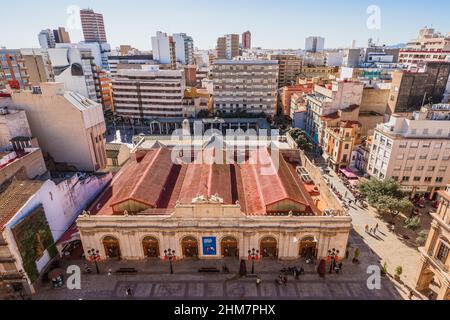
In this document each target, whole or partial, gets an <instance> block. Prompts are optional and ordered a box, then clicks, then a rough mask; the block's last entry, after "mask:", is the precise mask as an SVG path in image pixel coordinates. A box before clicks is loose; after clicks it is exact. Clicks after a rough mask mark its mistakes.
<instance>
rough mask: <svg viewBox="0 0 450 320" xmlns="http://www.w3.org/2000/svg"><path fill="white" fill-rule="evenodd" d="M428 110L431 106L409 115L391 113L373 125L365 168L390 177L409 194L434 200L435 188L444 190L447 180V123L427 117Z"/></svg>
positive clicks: (449, 148)
mask: <svg viewBox="0 0 450 320" xmlns="http://www.w3.org/2000/svg"><path fill="white" fill-rule="evenodd" d="M449 109H450V108H449ZM430 112H432V108H431V109H429V110H426V109H425V110H422V111H420V112H415V113H414V115H413V116H412V117H405V116H401V115H397V114H393V115H392V116H391V118H390V121H389V122H387V123H384V124H379V125H378V126H377V127H376V129H375V134H374V138H373V142H372V149H371V151H370V158H369V164H368V167H367V172H368V174H369V175H370V176H372V177H374V178H378V179H381V180H384V179H387V178H393V179H395V180H397V181H398V182H399V183H400V184H401V186H402V189H403V190H405V191H408V192H411V194H412V196H414V195H416V194H425V195H426V196H427V197H428V198H430V199H433V198H434V197H435V195H436V191H438V190H443V189H445V187H446V185H447V184H448V183H449V182H450V170H449V167H450V138H449V137H450V125H449V124H450V123H449V120H431V119H428V116H429V114H430Z"/></svg>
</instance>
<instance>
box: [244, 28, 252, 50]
mask: <svg viewBox="0 0 450 320" xmlns="http://www.w3.org/2000/svg"><path fill="white" fill-rule="evenodd" d="M242 48H243V49H251V48H252V33H251V32H250V31H245V32H244V33H243V34H242Z"/></svg>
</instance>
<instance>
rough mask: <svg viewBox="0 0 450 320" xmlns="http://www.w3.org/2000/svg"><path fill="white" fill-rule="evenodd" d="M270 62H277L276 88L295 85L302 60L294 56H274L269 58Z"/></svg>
mask: <svg viewBox="0 0 450 320" xmlns="http://www.w3.org/2000/svg"><path fill="white" fill-rule="evenodd" d="M269 59H270V60H276V61H278V66H279V69H278V86H279V87H280V88H282V87H284V86H292V85H294V84H296V82H297V77H298V75H299V74H300V72H301V68H302V60H301V59H300V58H299V57H297V56H295V55H288V54H275V55H270V56H269Z"/></svg>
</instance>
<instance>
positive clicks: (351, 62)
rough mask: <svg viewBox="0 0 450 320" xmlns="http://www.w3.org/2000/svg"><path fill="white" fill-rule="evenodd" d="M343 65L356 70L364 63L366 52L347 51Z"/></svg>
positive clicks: (359, 50)
mask: <svg viewBox="0 0 450 320" xmlns="http://www.w3.org/2000/svg"><path fill="white" fill-rule="evenodd" d="M343 53H344V58H343V63H342V65H343V66H345V67H349V68H356V67H358V66H359V65H360V64H361V63H362V62H363V61H364V50H362V49H345V50H344V51H343Z"/></svg>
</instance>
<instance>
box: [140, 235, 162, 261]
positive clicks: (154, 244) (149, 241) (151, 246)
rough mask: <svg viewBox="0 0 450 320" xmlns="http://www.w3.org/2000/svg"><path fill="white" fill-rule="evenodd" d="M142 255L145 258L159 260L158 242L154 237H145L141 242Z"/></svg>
mask: <svg viewBox="0 0 450 320" xmlns="http://www.w3.org/2000/svg"><path fill="white" fill-rule="evenodd" d="M142 247H143V249H144V255H145V256H146V257H147V258H159V242H158V239H156V238H154V237H145V238H144V240H142Z"/></svg>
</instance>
